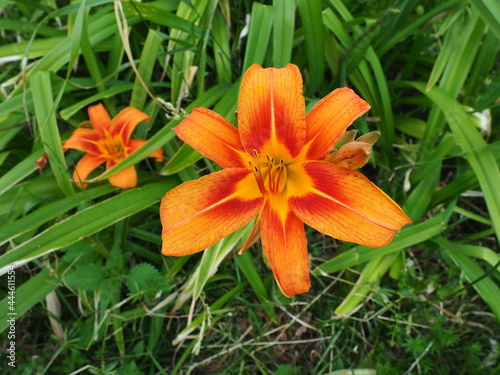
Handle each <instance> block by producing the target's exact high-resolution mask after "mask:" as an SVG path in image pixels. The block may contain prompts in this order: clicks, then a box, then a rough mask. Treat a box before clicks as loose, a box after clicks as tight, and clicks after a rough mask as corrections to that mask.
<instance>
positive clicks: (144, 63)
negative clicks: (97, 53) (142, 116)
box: [130, 29, 162, 110]
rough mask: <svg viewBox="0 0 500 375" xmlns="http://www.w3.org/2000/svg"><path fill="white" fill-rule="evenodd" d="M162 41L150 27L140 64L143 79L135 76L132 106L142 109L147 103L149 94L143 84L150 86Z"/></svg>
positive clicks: (139, 68) (140, 73)
mask: <svg viewBox="0 0 500 375" xmlns="http://www.w3.org/2000/svg"><path fill="white" fill-rule="evenodd" d="M161 43H162V38H161V37H160V36H159V35H158V33H157V32H156V31H155V30H151V29H150V30H149V32H148V36H147V37H146V42H145V43H144V48H143V49H142V53H141V62H140V63H139V66H138V71H139V76H140V78H141V79H139V77H136V78H135V81H134V88H133V89H132V97H131V99H130V106H131V107H135V108H138V109H140V110H143V109H144V104H145V103H146V98H147V95H148V94H147V91H146V90H145V89H144V86H143V85H146V86H149V83H150V82H151V77H152V73H153V68H154V66H155V63H156V59H157V57H158V54H159V52H160V47H161Z"/></svg>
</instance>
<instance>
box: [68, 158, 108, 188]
mask: <svg viewBox="0 0 500 375" xmlns="http://www.w3.org/2000/svg"><path fill="white" fill-rule="evenodd" d="M105 161H106V159H104V158H100V157H97V156H94V155H89V154H87V155H84V156H83V157H82V158H81V159H80V161H79V162H78V163H77V164H76V167H75V170H74V172H73V180H75V182H76V184H77V185H78V186H79V187H83V186H85V184H83V183H82V182H83V181H85V180H86V179H87V177H88V175H89V174H90V172H92V171H93V170H94V169H96V168H97V167H98V166H100V165H101V164H102V163H104V162H105Z"/></svg>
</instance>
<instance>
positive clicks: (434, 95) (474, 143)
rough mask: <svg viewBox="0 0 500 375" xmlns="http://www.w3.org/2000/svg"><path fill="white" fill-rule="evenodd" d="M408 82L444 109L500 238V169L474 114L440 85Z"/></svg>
mask: <svg viewBox="0 0 500 375" xmlns="http://www.w3.org/2000/svg"><path fill="white" fill-rule="evenodd" d="M407 84H408V85H409V86H412V87H414V88H416V89H417V90H419V91H421V92H422V93H423V94H425V95H426V96H427V97H429V98H430V99H431V100H432V101H433V102H434V103H435V104H436V105H437V106H439V108H440V109H441V110H442V111H443V113H444V115H445V117H446V119H447V121H448V124H449V126H450V128H451V130H452V132H453V134H454V135H455V138H456V139H457V141H458V143H459V145H460V147H461V148H462V151H463V152H464V155H465V157H466V158H467V160H468V161H469V163H470V165H471V167H472V169H473V170H474V172H475V174H476V176H477V178H478V180H479V184H480V186H481V190H482V191H483V193H484V199H485V201H486V205H487V206H488V212H489V214H490V216H491V220H492V222H493V226H494V228H495V231H496V234H497V239H500V190H499V189H498V186H500V171H499V168H498V164H497V163H496V160H495V156H494V155H493V152H492V151H491V149H490V148H488V147H487V145H486V142H485V141H484V139H483V137H481V134H480V133H479V131H478V130H477V128H476V127H475V125H474V122H473V121H472V119H471V116H470V115H468V114H467V113H466V112H465V110H464V109H463V107H462V106H461V105H460V104H459V103H458V102H457V101H456V100H455V99H454V98H452V97H451V96H450V95H449V94H447V93H446V92H444V91H443V90H441V89H440V88H439V87H433V88H432V89H431V90H429V91H426V89H425V85H424V84H423V83H422V82H407Z"/></svg>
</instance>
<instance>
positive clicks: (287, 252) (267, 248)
mask: <svg viewBox="0 0 500 375" xmlns="http://www.w3.org/2000/svg"><path fill="white" fill-rule="evenodd" d="M260 229H261V236H262V248H263V250H264V254H265V255H266V258H267V260H268V261H269V265H270V266H271V270H272V271H273V274H274V277H275V279H276V282H277V283H278V286H279V288H280V290H281V292H282V293H283V294H284V295H285V296H287V297H292V296H293V295H294V294H299V293H306V292H308V291H309V287H310V284H311V280H310V278H309V257H308V253H307V239H306V233H305V231H304V223H303V222H302V221H300V220H299V219H298V218H297V216H295V215H294V214H293V213H292V212H291V211H290V210H289V209H288V207H287V205H286V198H283V197H282V196H277V195H275V196H271V197H270V199H269V201H268V203H266V206H265V207H264V211H263V212H262V217H261V225H260Z"/></svg>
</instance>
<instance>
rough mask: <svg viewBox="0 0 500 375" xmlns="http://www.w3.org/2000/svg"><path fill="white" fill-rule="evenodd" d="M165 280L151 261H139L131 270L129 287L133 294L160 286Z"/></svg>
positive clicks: (128, 281)
mask: <svg viewBox="0 0 500 375" xmlns="http://www.w3.org/2000/svg"><path fill="white" fill-rule="evenodd" d="M163 281H164V278H163V276H162V275H161V274H160V272H159V271H158V270H157V269H156V268H155V267H153V266H152V265H151V264H149V263H139V264H137V265H136V266H134V268H132V269H131V270H130V273H129V274H128V277H127V288H128V290H129V291H130V293H132V294H136V293H140V292H143V291H146V290H148V289H152V288H154V287H155V286H158V285H159V284H160V283H162V282H163Z"/></svg>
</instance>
